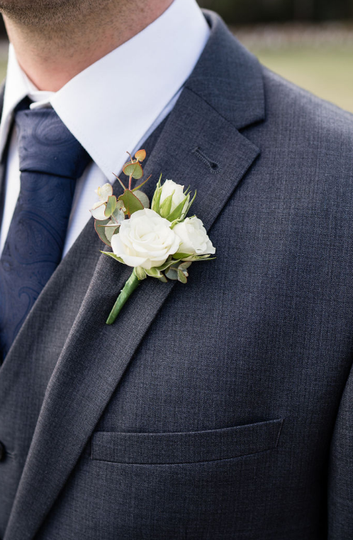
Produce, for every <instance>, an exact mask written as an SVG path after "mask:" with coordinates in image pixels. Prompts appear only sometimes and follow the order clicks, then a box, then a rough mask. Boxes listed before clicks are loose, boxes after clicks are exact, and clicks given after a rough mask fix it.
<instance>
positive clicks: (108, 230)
mask: <svg viewBox="0 0 353 540" xmlns="http://www.w3.org/2000/svg"><path fill="white" fill-rule="evenodd" d="M110 223H111V221H110V222H109V226H108V227H105V229H104V232H105V236H106V238H107V240H108V242H111V241H112V238H113V236H114V234H115V233H116V231H117V230H118V229H119V226H118V227H117V226H116V225H115V226H113V227H112V226H111V225H110Z"/></svg>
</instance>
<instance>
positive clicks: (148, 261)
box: [111, 208, 180, 270]
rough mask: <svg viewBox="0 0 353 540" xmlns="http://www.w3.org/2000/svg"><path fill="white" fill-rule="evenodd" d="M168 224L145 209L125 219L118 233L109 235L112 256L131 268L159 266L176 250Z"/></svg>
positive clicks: (173, 237)
mask: <svg viewBox="0 0 353 540" xmlns="http://www.w3.org/2000/svg"><path fill="white" fill-rule="evenodd" d="M170 226H171V223H170V222H169V221H168V220H167V219H164V218H162V217H161V216H159V215H158V214H157V213H156V212H154V211H153V210H149V209H147V208H145V209H144V210H138V211H137V212H134V213H133V214H132V216H131V218H130V219H127V220H125V221H124V222H123V223H122V224H121V226H120V229H119V233H118V234H115V235H114V236H113V237H112V240H111V244H112V249H113V252H114V253H115V255H117V256H118V257H120V258H121V259H122V260H123V261H124V263H125V264H127V265H128V266H132V267H134V268H135V267H137V266H141V267H142V268H145V269H146V270H149V269H150V268H152V267H156V266H161V265H162V264H163V263H164V262H165V261H166V260H167V258H168V257H169V255H173V254H174V253H176V252H177V251H178V249H179V243H180V239H179V237H178V236H177V235H176V234H175V233H174V231H173V230H172V229H171V228H170Z"/></svg>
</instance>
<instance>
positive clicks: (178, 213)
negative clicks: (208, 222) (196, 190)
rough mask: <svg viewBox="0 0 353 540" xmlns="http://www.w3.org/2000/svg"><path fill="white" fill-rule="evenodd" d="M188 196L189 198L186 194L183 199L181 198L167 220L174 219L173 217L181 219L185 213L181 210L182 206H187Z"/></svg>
mask: <svg viewBox="0 0 353 540" xmlns="http://www.w3.org/2000/svg"><path fill="white" fill-rule="evenodd" d="M189 198H190V197H189V195H187V196H186V197H185V199H184V200H182V201H181V203H179V204H178V206H177V207H176V208H174V210H173V212H172V213H171V214H169V215H168V220H169V221H174V220H175V219H181V218H183V217H184V216H185V215H186V213H185V212H183V210H184V207H185V208H187V207H188V205H189Z"/></svg>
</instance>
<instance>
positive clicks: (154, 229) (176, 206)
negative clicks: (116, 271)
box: [90, 150, 216, 324]
mask: <svg viewBox="0 0 353 540" xmlns="http://www.w3.org/2000/svg"><path fill="white" fill-rule="evenodd" d="M145 157H146V152H145V151H144V150H139V151H138V152H136V154H135V156H134V158H133V157H132V156H130V161H129V162H128V163H126V164H125V165H124V167H123V173H124V174H125V175H126V176H128V178H129V183H128V187H125V185H124V184H123V182H122V181H121V180H120V178H118V177H117V179H118V181H119V183H120V184H121V187H122V189H123V190H124V191H123V193H122V194H121V195H120V196H119V197H118V198H116V196H115V195H113V188H112V186H111V185H110V184H104V186H102V187H99V188H98V189H97V191H96V193H97V194H98V197H99V201H98V202H97V203H96V204H95V205H94V206H93V208H91V210H90V211H91V213H92V215H93V217H94V219H95V230H96V232H97V234H98V236H99V237H100V239H101V240H102V241H103V242H104V243H105V244H106V245H108V246H109V247H111V248H112V250H113V251H112V252H108V251H102V253H103V254H104V255H107V256H108V257H112V258H113V259H115V260H116V261H118V262H119V263H122V264H125V265H127V266H130V267H131V268H133V271H132V274H131V276H130V278H129V279H128V280H127V282H126V283H125V285H124V287H123V289H122V290H121V292H120V294H119V296H118V298H117V300H116V302H115V304H114V307H113V309H112V310H111V312H110V315H109V317H108V319H107V321H106V322H107V324H112V323H113V322H114V321H115V319H116V318H117V316H118V314H119V312H120V311H121V309H122V307H123V306H124V304H125V303H126V301H127V300H128V298H129V297H130V296H131V294H132V293H133V292H134V290H135V289H136V288H137V287H138V285H139V284H140V282H141V281H143V280H144V279H146V278H147V277H152V278H156V279H159V280H160V281H162V282H167V281H168V279H171V280H178V281H180V282H181V283H186V282H187V278H188V268H189V266H190V265H191V263H193V262H195V261H204V260H206V259H209V260H210V255H213V254H214V253H215V252H216V249H215V248H214V247H213V245H212V242H211V240H210V239H209V237H208V236H207V233H206V230H205V228H204V226H203V223H202V221H201V220H200V219H199V218H197V217H196V216H191V217H187V214H188V212H189V210H190V207H191V205H192V203H193V201H194V199H195V197H196V192H195V193H194V195H193V196H191V192H190V189H189V188H188V189H186V190H185V191H184V186H182V185H180V184H176V183H175V182H173V180H166V181H165V182H164V183H163V184H162V183H161V177H160V178H159V180H158V183H157V186H156V189H155V192H154V195H153V199H152V203H151V207H150V203H149V200H148V197H147V196H146V194H145V193H143V192H142V191H141V187H142V186H143V185H144V184H145V183H146V182H147V181H148V180H149V178H150V177H149V178H147V179H146V180H144V181H143V182H142V183H140V185H138V186H136V187H134V188H132V181H133V180H140V179H142V177H143V169H142V165H141V162H142V161H144V159H145Z"/></svg>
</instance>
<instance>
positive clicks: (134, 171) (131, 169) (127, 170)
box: [123, 161, 143, 180]
mask: <svg viewBox="0 0 353 540" xmlns="http://www.w3.org/2000/svg"><path fill="white" fill-rule="evenodd" d="M123 173H124V174H126V176H132V178H134V179H135V180H139V179H140V178H142V177H143V169H142V167H141V165H140V163H139V162H138V161H136V162H134V163H127V164H126V165H124V167H123Z"/></svg>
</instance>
